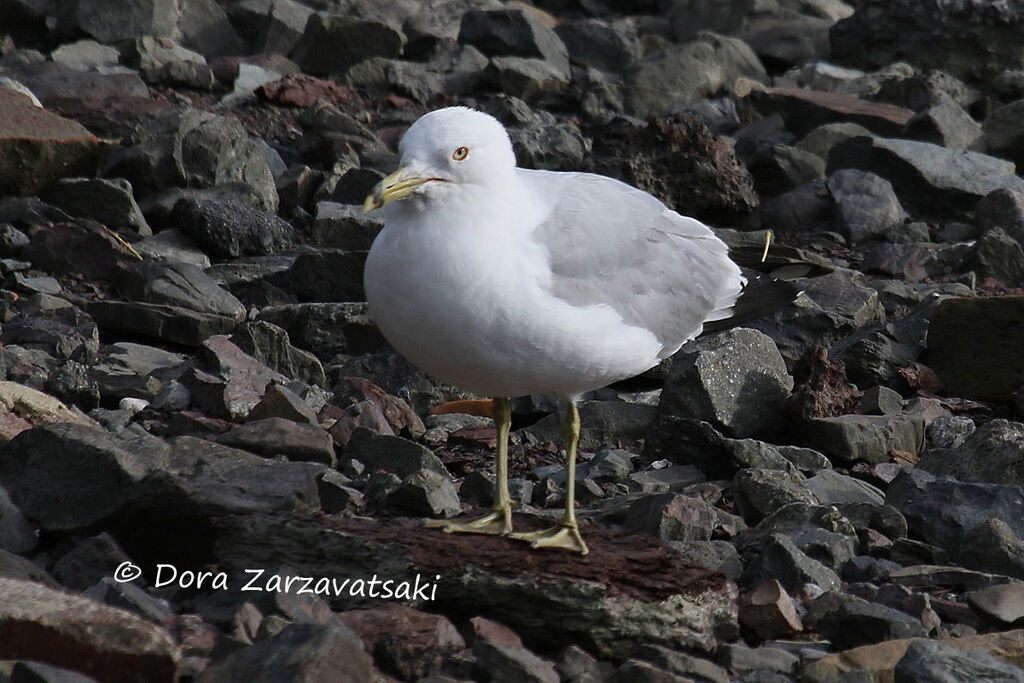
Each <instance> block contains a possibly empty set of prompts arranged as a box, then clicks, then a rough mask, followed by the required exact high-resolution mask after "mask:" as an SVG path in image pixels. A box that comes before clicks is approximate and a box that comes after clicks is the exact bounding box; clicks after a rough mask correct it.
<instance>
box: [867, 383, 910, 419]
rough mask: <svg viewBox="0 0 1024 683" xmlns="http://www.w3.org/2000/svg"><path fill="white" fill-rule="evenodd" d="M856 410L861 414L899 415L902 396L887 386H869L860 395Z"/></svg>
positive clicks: (901, 410)
mask: <svg viewBox="0 0 1024 683" xmlns="http://www.w3.org/2000/svg"><path fill="white" fill-rule="evenodd" d="M857 410H858V411H859V412H860V413H861V414H863V415H899V414H900V413H902V412H903V397H902V396H900V395H899V393H898V392H895V391H893V390H892V389H889V388H888V387H883V386H876V387H871V388H870V389H867V390H865V391H864V393H863V395H861V397H860V403H859V404H858V405H857Z"/></svg>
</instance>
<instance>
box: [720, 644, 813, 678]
mask: <svg viewBox="0 0 1024 683" xmlns="http://www.w3.org/2000/svg"><path fill="white" fill-rule="evenodd" d="M717 654H718V661H719V662H720V663H721V664H722V666H724V667H726V668H728V669H729V670H731V671H735V672H737V673H748V672H765V673H768V672H770V673H777V674H783V675H784V676H794V675H796V673H797V670H798V668H799V666H800V658H799V657H797V656H796V655H794V654H792V653H790V652H786V651H785V650H782V649H780V648H777V647H768V646H765V647H757V648H752V647H748V646H746V645H743V644H742V643H724V644H723V645H722V647H721V648H720V649H719V651H718V653H717ZM755 680H757V679H755ZM768 680H772V679H768Z"/></svg>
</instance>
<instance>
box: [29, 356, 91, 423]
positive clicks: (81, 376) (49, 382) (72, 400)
mask: <svg viewBox="0 0 1024 683" xmlns="http://www.w3.org/2000/svg"><path fill="white" fill-rule="evenodd" d="M43 388H44V389H45V390H46V392H47V393H48V394H51V395H52V396H55V397H57V398H59V399H60V400H61V401H63V402H64V403H65V404H67V405H75V406H78V407H79V408H81V409H82V410H83V411H90V410H92V409H93V408H96V407H98V406H99V404H100V387H99V384H98V383H97V382H96V381H95V380H93V379H92V377H90V375H89V369H88V368H87V367H86V366H84V365H82V364H81V363H79V362H77V361H73V360H69V361H65V362H64V363H63V364H62V365H60V366H59V367H56V368H54V369H53V370H51V371H50V374H49V376H47V378H46V384H44V385H43Z"/></svg>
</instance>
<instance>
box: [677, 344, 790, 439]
mask: <svg viewBox="0 0 1024 683" xmlns="http://www.w3.org/2000/svg"><path fill="white" fill-rule="evenodd" d="M792 388H793V380H792V378H791V377H790V376H789V374H788V373H787V371H786V367H785V363H784V362H783V360H782V357H781V356H780V355H779V352H778V349H777V348H776V347H775V344H774V343H772V341H771V339H769V338H768V337H766V336H765V335H763V334H761V333H758V332H756V331H754V330H750V329H735V330H730V331H728V332H724V333H721V334H718V335H714V336H710V337H705V338H703V339H699V340H697V341H694V342H690V343H689V344H687V345H685V346H684V347H683V348H682V349H681V350H680V351H679V352H678V353H677V354H676V355H675V357H674V359H673V364H672V370H671V373H670V375H669V378H668V380H667V381H666V385H665V388H664V390H663V391H662V396H661V404H660V406H659V411H660V413H661V414H663V415H678V416H681V417H688V418H696V419H701V420H707V421H709V422H711V423H712V424H714V425H716V426H720V427H721V428H722V429H723V430H725V431H726V432H727V433H729V434H731V435H733V436H736V437H746V436H770V435H772V434H776V433H778V431H779V430H780V429H781V428H782V425H783V423H784V415H783V412H782V406H783V403H784V401H785V399H786V397H787V396H788V395H789V392H790V390H791V389H792ZM754 406H757V407H756V408H754ZM773 406H774V408H773ZM766 407H767V409H766Z"/></svg>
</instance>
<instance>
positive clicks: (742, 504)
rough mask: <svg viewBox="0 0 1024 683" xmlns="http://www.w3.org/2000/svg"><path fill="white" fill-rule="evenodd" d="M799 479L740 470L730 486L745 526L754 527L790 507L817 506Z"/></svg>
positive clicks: (776, 471) (779, 474)
mask: <svg viewBox="0 0 1024 683" xmlns="http://www.w3.org/2000/svg"><path fill="white" fill-rule="evenodd" d="M798 477H799V475H796V477H794V476H793V475H791V474H788V473H786V472H783V471H780V470H766V469H743V470H740V471H739V472H737V473H736V476H735V477H734V478H733V482H732V490H733V500H734V502H735V504H736V507H737V510H738V511H739V513H740V514H742V515H743V518H744V519H746V520H747V522H748V523H751V524H756V523H757V522H759V521H761V519H763V518H764V517H766V516H768V515H770V514H772V513H774V512H775V511H776V510H778V509H779V508H781V507H782V506H784V505H789V504H790V503H806V504H807V505H816V504H817V503H818V501H817V499H816V498H815V497H814V495H813V494H812V493H811V492H810V491H808V490H807V489H806V488H804V487H802V486H801V485H800V483H799V481H798ZM799 478H802V477H799Z"/></svg>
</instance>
